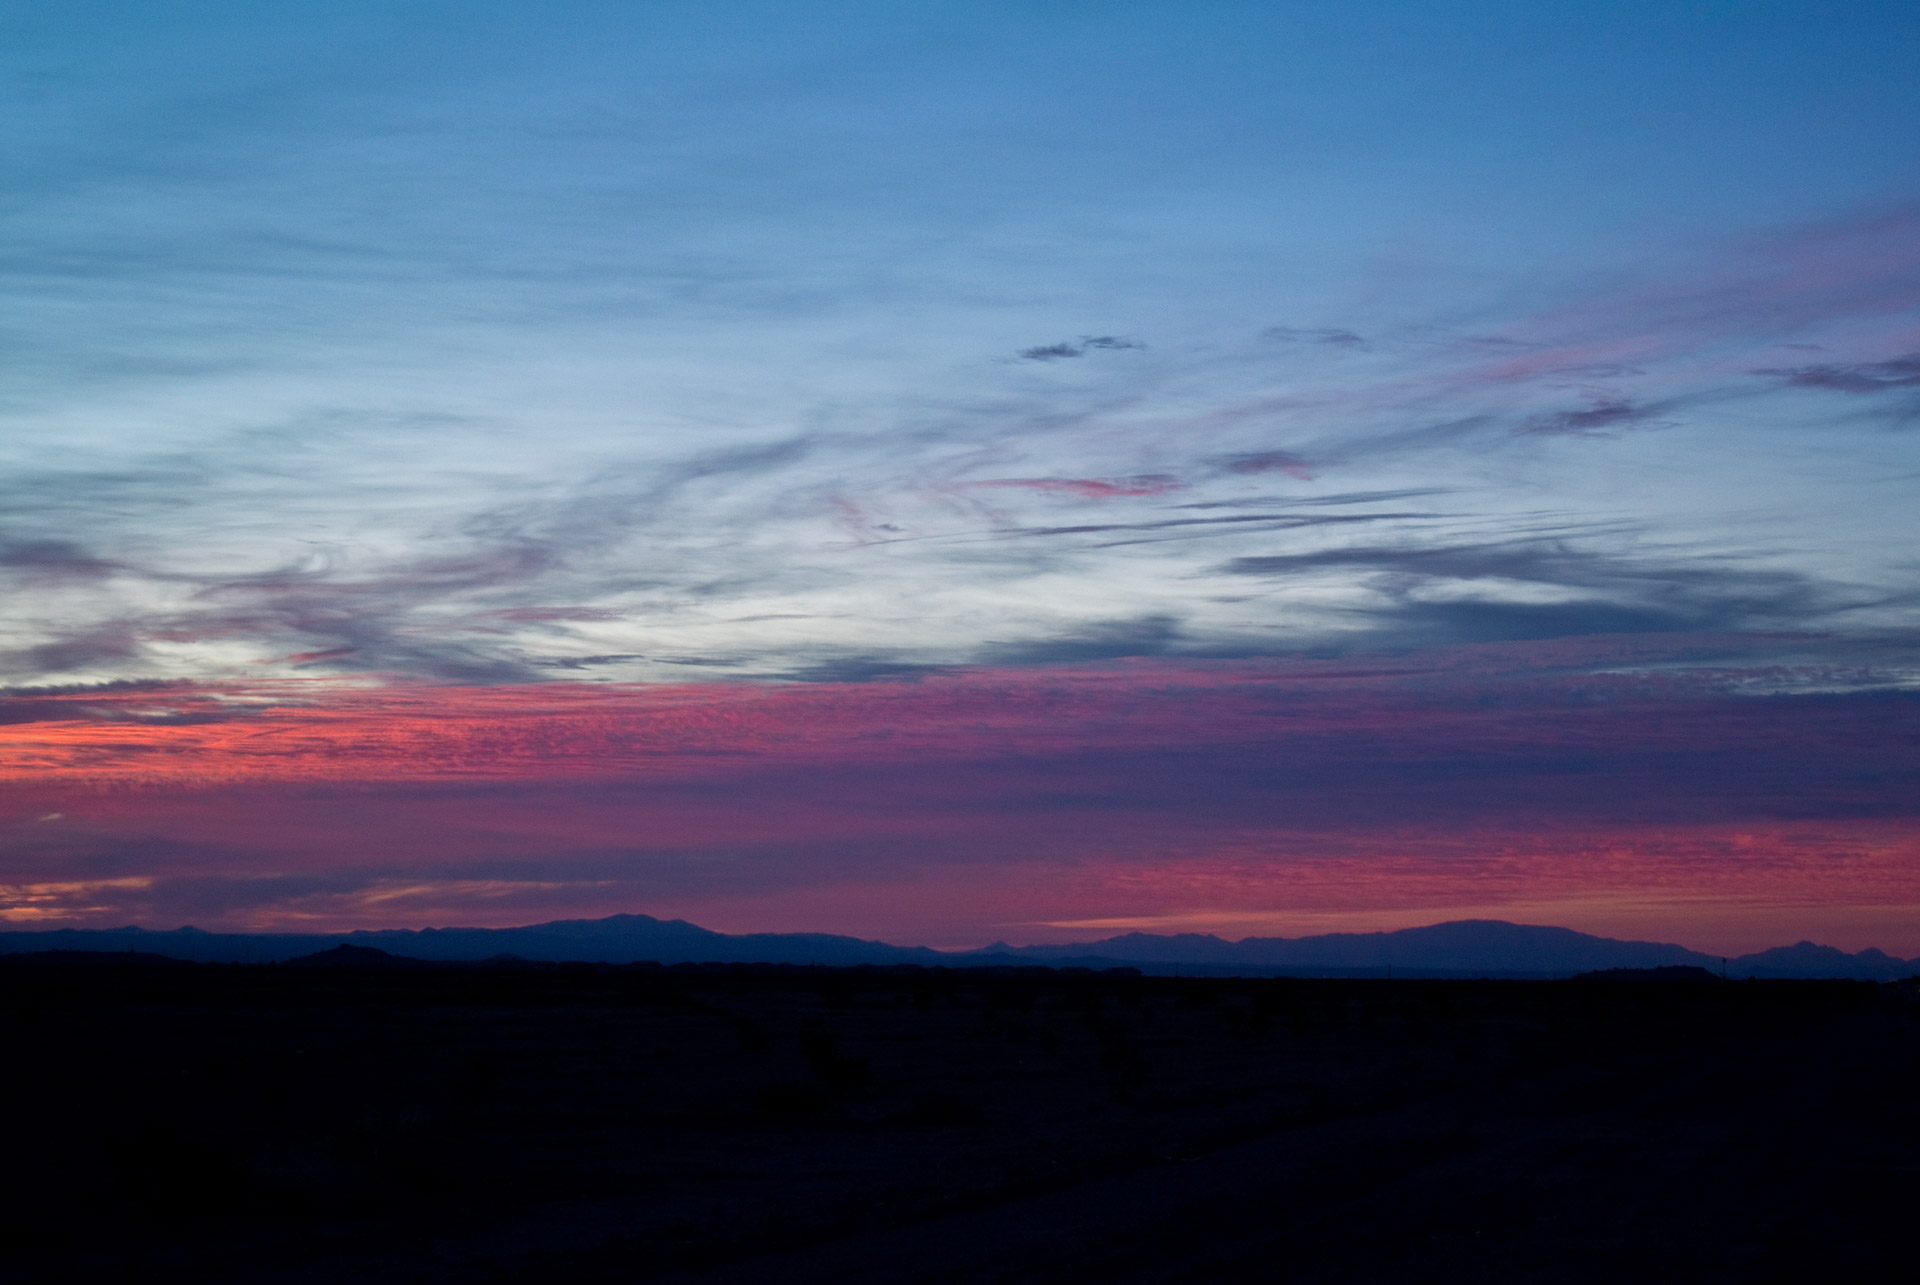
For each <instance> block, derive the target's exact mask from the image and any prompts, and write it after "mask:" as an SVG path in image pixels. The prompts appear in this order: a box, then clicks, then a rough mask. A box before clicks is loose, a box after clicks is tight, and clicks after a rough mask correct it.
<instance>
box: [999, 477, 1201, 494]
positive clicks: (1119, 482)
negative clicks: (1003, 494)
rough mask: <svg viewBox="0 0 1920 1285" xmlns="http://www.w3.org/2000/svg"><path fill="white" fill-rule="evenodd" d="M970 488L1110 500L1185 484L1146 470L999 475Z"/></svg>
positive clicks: (1165, 491)
mask: <svg viewBox="0 0 1920 1285" xmlns="http://www.w3.org/2000/svg"><path fill="white" fill-rule="evenodd" d="M961 485H962V486H964V487H968V488H971V489H973V490H983V491H984V490H994V489H996V488H999V489H1013V490H1022V491H1044V492H1046V493H1047V494H1049V495H1069V496H1073V497H1074V498H1076V499H1082V500H1113V499H1123V498H1129V497H1135V496H1143V495H1166V494H1168V493H1169V492H1172V491H1179V490H1184V489H1185V487H1186V484H1185V483H1184V482H1182V481H1180V480H1179V479H1178V478H1176V477H1173V476H1171V475H1169V474H1166V473H1147V474H1142V475H1140V476H1137V477H1106V478H1102V477H1001V478H988V479H986V480H984V481H979V482H964V483H962V484H961Z"/></svg>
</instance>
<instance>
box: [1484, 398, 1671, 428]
mask: <svg viewBox="0 0 1920 1285" xmlns="http://www.w3.org/2000/svg"><path fill="white" fill-rule="evenodd" d="M1659 413H1660V412H1659V409H1658V408H1656V407H1650V406H1636V405H1635V404H1633V403H1632V402H1629V401H1627V400H1626V399H1624V398H1620V397H1608V396H1600V397H1595V398H1594V399H1593V405H1591V406H1589V407H1588V408H1587V409H1586V410H1569V411H1559V412H1556V413H1554V414H1551V415H1536V416H1534V417H1533V418H1532V419H1529V420H1528V421H1527V422H1526V423H1525V424H1522V425H1521V426H1520V427H1518V428H1516V429H1515V430H1514V432H1516V433H1531V434H1535V435H1538V436H1543V437H1610V436H1612V433H1611V432H1610V431H1609V430H1611V429H1616V428H1624V427H1627V426H1630V425H1634V424H1645V423H1647V422H1648V421H1649V420H1651V419H1652V418H1653V417H1654V416H1655V415H1657V414H1659Z"/></svg>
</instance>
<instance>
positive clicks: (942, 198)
mask: <svg viewBox="0 0 1920 1285" xmlns="http://www.w3.org/2000/svg"><path fill="white" fill-rule="evenodd" d="M1917 61H1920V10H1916V9H1915V8H1914V6H1912V5H1910V4H1904V3H1888V4H1875V3H1865V2H1863V3H1858V4H1852V5H1847V6H1833V5H1822V4H1814V3H1761V2H1753V3H1724V4H1685V3H1678V4H1676V3H1662V4H1637V3H1617V2H1615V3H1604V4H1602V3H1579V2H1574V3H1566V4H1556V5H1551V6H1548V5H1538V4H1530V3H1465V2H1447V3H1438V4H1435V3H1412V2H1406V3H1389V2H1385V0H1381V2H1353V3H1340V4H1332V3H1326V4H1320V3H1260V4H1251V3H1249V4H1238V3H1224V2H1222V3H1210V2H1208V0H1182V2H1181V3H1157V2H1147V0H1142V2H1139V3H1127V2H1125V0H1116V2H1112V3H1101V4H1092V3H1079V2H1077V0H1027V2H1025V3H990V2H985V0H982V2H978V3H966V4H940V3H926V4H919V5H913V6H900V5H881V4H871V5H862V4H848V3H835V2H831V0H823V2H821V3H809V4H805V5H800V4H771V3H768V4H758V3H746V2H735V0H721V2H719V3H715V2H714V0H706V2H704V3H670V2H660V3H630V2H629V3H617V4H615V3H607V4H594V3H568V2H566V0H556V2H555V3H548V4H541V5H527V4H501V3H484V2H469V3H461V4H431V3H408V4H399V3H392V2H386V3H352V2H336V3H329V4H325V5H320V4H301V3H287V4H281V5H274V6H264V5H258V4H238V3H235V4H221V3H207V4H198V5H194V6H190V7H187V8H181V7H179V6H164V5H156V4H136V3H111V4H105V3H86V2H85V0H76V2H75V3H71V4H63V5H60V6H52V7H49V6H44V5H26V4H19V3H8V2H0V97H3V98H4V108H5V110H4V111H0V175H4V178H0V602H3V603H4V604H5V605H4V610H0V782H3V783H4V784H3V785H0V918H4V919H6V920H9V921H13V923H14V924H15V925H16V926H48V927H50V926H62V925H69V926H73V925H78V926H117V925H120V924H124V923H138V924H141V925H143V926H147V927H154V928H171V927H174V926H177V925H179V924H183V923H192V924H195V925H198V926H200V927H203V928H209V929H213V928H226V929H264V928H275V929H297V928H312V929H316V930H322V929H324V930H335V929H341V928H350V927H390V926H401V927H420V926H429V925H452V924H485V925H507V924H517V923H528V922H537V921H540V920H546V919H555V918H568V917H595V916H599V915H606V914H613V913H648V914H655V915H659V916H662V917H673V916H682V917H686V918H689V919H692V920H694V921H695V922H698V923H701V924H704V925H706V926H708V927H712V928H718V929H722V930H726V931H797V930H809V931H836V932H850V933H857V934H859V935H862V936H869V937H881V938H885V939H888V940H894V941H899V942H903V943H919V944H929V945H936V946H955V947H957V946H970V945H978V944H982V943H985V942H988V941H993V940H1007V941H1013V942H1027V941H1062V940H1086V939H1091V938H1096V937H1099V936H1105V935H1110V934H1111V933H1113V932H1116V931H1125V930H1131V929H1139V930H1142V931H1161V932H1167V931H1188V930H1192V931H1211V932H1219V933H1221V934H1222V935H1225V936H1231V937H1239V936H1245V935H1263V936H1272V935H1298V934H1301V933H1307V932H1321V931H1346V930H1355V931H1360V930H1375V929H1381V928H1396V927H1405V926H1411V925H1414V924H1421V923H1431V922H1437V921H1440V920H1444V919H1451V918H1466V917H1481V918H1504V919H1514V920H1518V921H1524V922H1536V923H1555V924H1564V925H1566V926H1570V927H1575V928H1580V929H1583V930H1586V931H1596V932H1605V933H1608V934H1610V935H1616V936H1630V937H1652V938H1657V939H1661V940H1673V941H1680V942H1682V943H1683V944H1686V945H1689V946H1693V947H1695V948H1699V949H1708V950H1724V951H1735V950H1751V949H1757V948H1761V947H1765V946H1770V945H1776V944H1781V943H1783V942H1788V941H1793V940H1798V939H1800V938H1802V937H1811V938H1813V939H1816V940H1820V941H1824V942H1828V943H1831V944H1834V945H1838V946H1841V947H1843V948H1846V949H1859V948H1861V947H1864V946H1868V945H1877V946H1880V947H1882V948H1884V949H1887V950H1890V951H1894V952H1896V953H1902V954H1908V955H1915V954H1920V826H1916V817H1917V815H1920V552H1917V551H1916V545H1915V540H1914V537H1913V532H1914V531H1915V530H1920V132H1916V131H1915V130H1914V129H1913V127H1912V122H1913V121H1915V120H1920V77H1916V76H1915V75H1914V74H1913V70H1912V69H1913V67H1914V66H1915V65H1916V62H1917Z"/></svg>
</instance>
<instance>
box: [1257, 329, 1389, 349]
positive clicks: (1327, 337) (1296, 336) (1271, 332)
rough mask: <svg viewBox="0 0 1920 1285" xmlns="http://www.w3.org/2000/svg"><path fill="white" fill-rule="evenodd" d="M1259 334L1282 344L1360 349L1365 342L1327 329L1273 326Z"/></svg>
mask: <svg viewBox="0 0 1920 1285" xmlns="http://www.w3.org/2000/svg"><path fill="white" fill-rule="evenodd" d="M1261 333H1262V334H1264V335H1265V336H1266V337H1267V338H1268V339H1274V340H1278V341H1280V342H1282V343H1308V344H1332V345H1334V346H1335V347H1338V348H1361V347H1365V345H1366V342H1367V341H1366V340H1364V339H1362V338H1361V337H1360V336H1359V335H1356V334H1354V333H1353V332H1352V331H1351V330H1339V329H1331V328H1327V327H1313V328H1302V327H1298V326H1273V327H1270V328H1268V329H1267V330H1265V331H1263V332H1261Z"/></svg>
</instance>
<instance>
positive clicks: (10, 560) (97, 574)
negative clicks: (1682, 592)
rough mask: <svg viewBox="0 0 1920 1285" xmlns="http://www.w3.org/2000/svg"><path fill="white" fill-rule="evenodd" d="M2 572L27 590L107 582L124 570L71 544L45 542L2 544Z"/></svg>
mask: <svg viewBox="0 0 1920 1285" xmlns="http://www.w3.org/2000/svg"><path fill="white" fill-rule="evenodd" d="M0 569H4V570H6V571H10V572H12V573H14V579H15V580H16V581H18V582H20V583H21V584H22V585H23V587H30V588H43V587H48V586H54V585H60V584H65V583H71V582H74V581H80V582H92V581H99V580H104V579H106V578H107V577H109V576H111V575H113V574H114V573H115V572H117V571H119V570H120V569H121V568H120V567H119V566H118V565H116V564H115V563H113V562H109V561H107V560H106V559H104V558H98V557H95V556H94V555H93V554H91V553H89V552H88V551H87V550H86V549H84V548H82V547H81V546H80V545H78V544H76V543H74V542H73V541H71V540H58V539H42V540H15V541H0Z"/></svg>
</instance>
